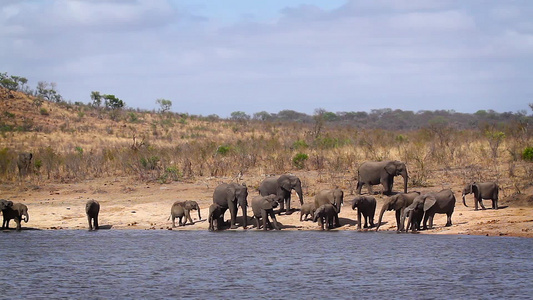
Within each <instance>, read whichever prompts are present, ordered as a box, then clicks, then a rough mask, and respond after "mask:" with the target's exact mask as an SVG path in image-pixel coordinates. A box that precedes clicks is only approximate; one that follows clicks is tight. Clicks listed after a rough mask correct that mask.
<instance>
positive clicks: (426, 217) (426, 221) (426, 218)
mask: <svg viewBox="0 0 533 300" xmlns="http://www.w3.org/2000/svg"><path fill="white" fill-rule="evenodd" d="M411 213H414V211H412V212H411ZM428 218H429V215H428V214H427V213H426V214H424V220H423V221H422V222H423V225H422V229H424V230H426V229H428V226H427V223H428Z"/></svg>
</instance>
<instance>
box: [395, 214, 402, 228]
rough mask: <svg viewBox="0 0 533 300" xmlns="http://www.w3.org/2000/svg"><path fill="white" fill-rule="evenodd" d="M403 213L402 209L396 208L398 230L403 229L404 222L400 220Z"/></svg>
mask: <svg viewBox="0 0 533 300" xmlns="http://www.w3.org/2000/svg"><path fill="white" fill-rule="evenodd" d="M402 213H403V212H402V211H401V210H400V209H398V210H396V231H402V230H403V223H401V222H400V220H401V217H402Z"/></svg>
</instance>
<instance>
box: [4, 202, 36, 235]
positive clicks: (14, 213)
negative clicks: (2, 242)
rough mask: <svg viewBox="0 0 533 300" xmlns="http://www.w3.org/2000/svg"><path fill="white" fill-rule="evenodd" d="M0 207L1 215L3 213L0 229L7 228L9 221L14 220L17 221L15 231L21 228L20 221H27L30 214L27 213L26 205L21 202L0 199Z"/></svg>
mask: <svg viewBox="0 0 533 300" xmlns="http://www.w3.org/2000/svg"><path fill="white" fill-rule="evenodd" d="M0 202H1V203H0V207H1V208H2V215H4V221H3V223H2V229H4V228H5V229H9V221H10V220H11V219H13V220H15V223H17V231H20V230H21V226H20V221H22V220H24V222H26V223H27V222H28V221H29V220H30V216H29V215H28V207H27V206H26V205H24V204H22V203H15V204H13V202H11V201H7V200H0Z"/></svg>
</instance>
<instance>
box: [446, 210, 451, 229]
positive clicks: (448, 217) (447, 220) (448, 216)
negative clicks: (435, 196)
mask: <svg viewBox="0 0 533 300" xmlns="http://www.w3.org/2000/svg"><path fill="white" fill-rule="evenodd" d="M452 213H453V212H450V213H446V227H450V226H452Z"/></svg>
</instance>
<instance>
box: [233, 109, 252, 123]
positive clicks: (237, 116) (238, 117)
mask: <svg viewBox="0 0 533 300" xmlns="http://www.w3.org/2000/svg"><path fill="white" fill-rule="evenodd" d="M231 119H232V120H235V121H247V120H250V116H249V115H248V114H246V113H245V112H243V111H234V112H232V113H231Z"/></svg>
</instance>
